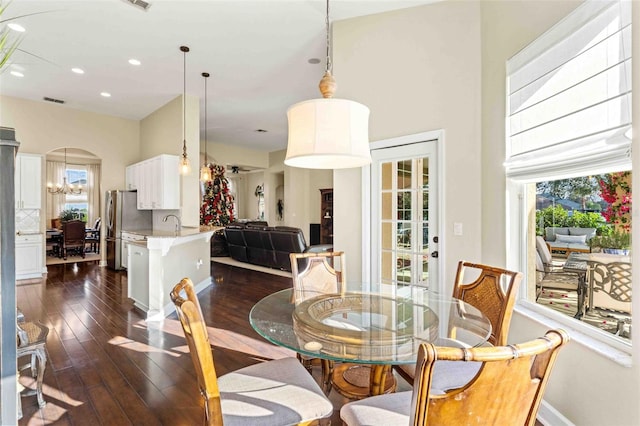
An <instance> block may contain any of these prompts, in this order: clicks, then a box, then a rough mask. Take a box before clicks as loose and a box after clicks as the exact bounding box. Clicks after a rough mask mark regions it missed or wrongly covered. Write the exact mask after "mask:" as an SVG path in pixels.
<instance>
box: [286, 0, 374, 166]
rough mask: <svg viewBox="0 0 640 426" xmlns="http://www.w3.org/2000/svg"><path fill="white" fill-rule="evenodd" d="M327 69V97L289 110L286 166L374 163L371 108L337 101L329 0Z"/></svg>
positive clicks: (324, 92) (322, 83)
mask: <svg viewBox="0 0 640 426" xmlns="http://www.w3.org/2000/svg"><path fill="white" fill-rule="evenodd" d="M325 22H326V31H327V37H326V42H327V67H326V70H325V74H324V77H322V80H320V85H319V87H320V92H321V93H322V96H323V98H321V99H311V100H308V101H303V102H300V103H297V104H295V105H292V106H291V107H289V110H288V111H287V119H288V121H289V141H288V144H287V155H286V158H285V160H284V163H285V164H286V165H287V166H291V167H302V168H307V169H345V168H352V167H362V166H365V165H367V164H370V163H371V153H370V151H369V108H367V107H366V106H364V105H362V104H360V103H358V102H354V101H350V100H347V99H333V94H334V92H335V89H336V82H335V79H334V78H333V76H332V75H331V68H332V64H331V55H330V50H329V46H330V39H329V0H327V15H326V21H325Z"/></svg>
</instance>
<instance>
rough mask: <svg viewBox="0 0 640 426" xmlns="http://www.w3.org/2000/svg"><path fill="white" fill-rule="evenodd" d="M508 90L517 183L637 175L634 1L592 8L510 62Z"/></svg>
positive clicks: (509, 166)
mask: <svg viewBox="0 0 640 426" xmlns="http://www.w3.org/2000/svg"><path fill="white" fill-rule="evenodd" d="M507 85H508V87H507V90H508V92H507V93H508V117H507V161H506V163H505V166H506V172H507V175H508V176H509V177H511V178H518V177H523V178H525V177H527V176H529V177H530V176H533V175H536V176H537V177H545V176H547V177H549V176H558V173H560V171H561V170H567V169H572V172H571V173H572V174H576V175H577V174H579V173H581V172H582V171H587V170H588V171H589V172H591V173H593V172H594V171H597V170H602V171H606V170H610V169H611V168H615V167H624V166H626V165H627V164H628V166H629V168H630V164H631V160H630V149H631V141H630V137H629V134H630V133H629V132H630V128H631V1H628V0H627V1H596V0H587V1H586V2H585V3H584V4H583V5H581V6H579V7H578V8H577V9H576V10H575V11H574V12H573V13H572V14H570V15H569V16H567V17H566V18H565V19H563V20H562V21H560V22H559V23H558V24H556V25H555V26H554V27H553V28H551V29H550V30H549V31H547V32H546V33H545V34H543V35H542V36H541V37H539V38H538V39H536V40H535V41H534V42H533V43H531V44H530V45H529V46H527V47H526V48H524V49H523V50H522V51H520V52H519V53H517V54H516V55H515V56H514V57H512V58H511V59H509V61H508V62H507ZM625 163H626V164H625ZM560 174H561V173H560Z"/></svg>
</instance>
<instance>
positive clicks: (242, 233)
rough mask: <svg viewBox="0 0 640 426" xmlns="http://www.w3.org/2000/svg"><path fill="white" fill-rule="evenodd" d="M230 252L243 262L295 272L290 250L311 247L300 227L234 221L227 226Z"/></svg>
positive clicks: (233, 256) (233, 257) (226, 231)
mask: <svg viewBox="0 0 640 426" xmlns="http://www.w3.org/2000/svg"><path fill="white" fill-rule="evenodd" d="M224 235H225V237H226V240H227V247H228V249H229V256H231V258H232V259H235V260H237V261H240V262H247V263H252V264H255V265H260V266H266V267H268V268H275V269H282V270H285V271H289V272H291V262H290V260H289V253H303V252H305V251H307V250H308V249H309V247H308V246H307V243H306V241H305V238H304V234H303V233H302V230H301V229H300V228H292V227H288V226H275V227H270V226H264V225H260V224H255V223H248V224H231V225H228V226H227V227H225V228H224Z"/></svg>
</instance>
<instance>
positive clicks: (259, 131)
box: [255, 129, 268, 133]
mask: <svg viewBox="0 0 640 426" xmlns="http://www.w3.org/2000/svg"><path fill="white" fill-rule="evenodd" d="M255 131H256V132H258V133H267V132H268V130H265V129H256V130H255Z"/></svg>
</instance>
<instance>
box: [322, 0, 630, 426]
mask: <svg viewBox="0 0 640 426" xmlns="http://www.w3.org/2000/svg"><path fill="white" fill-rule="evenodd" d="M578 4H580V2H578V1H564V0H563V1H544V2H541V1H535V0H516V1H512V0H504V1H485V2H469V1H467V2H442V3H437V4H432V5H428V6H423V7H418V8H413V9H406V10H402V11H397V12H392V13H386V14H381V15H376V16H371V17H364V18H357V19H351V20H347V21H341V22H337V23H335V25H334V63H335V77H336V80H337V82H338V85H339V87H338V96H339V97H344V98H348V99H353V100H356V101H359V102H362V103H364V104H365V105H367V106H369V108H371V119H370V125H369V126H370V139H371V140H380V139H386V138H390V137H394V136H400V135H405V134H412V133H417V132H421V131H428V130H434V129H440V128H441V129H444V131H445V144H444V149H445V160H444V165H443V166H444V167H445V170H444V176H445V182H444V188H445V189H444V198H443V200H442V202H444V218H443V220H444V224H443V225H444V234H443V237H444V239H445V241H446V252H445V256H446V265H445V266H446V270H445V273H444V275H443V277H444V279H445V280H446V281H445V283H450V282H452V279H453V273H454V271H453V267H454V265H455V263H456V262H457V260H458V259H463V258H464V259H469V260H479V261H482V262H485V263H490V264H496V265H504V264H505V259H506V232H505V217H506V214H505V197H504V190H505V177H504V168H503V166H502V163H503V161H504V144H505V142H504V140H505V135H504V129H505V127H504V126H505V118H504V117H505V63H506V60H507V59H508V58H509V57H511V56H512V55H514V54H515V53H516V52H517V51H518V50H519V49H521V48H523V47H524V46H526V45H527V44H528V43H529V42H531V41H532V40H533V39H535V38H536V37H537V36H538V35H539V34H541V33H543V32H544V31H545V30H546V29H548V28H549V27H550V26H552V25H553V24H554V23H556V22H557V21H558V20H560V19H561V18H562V17H563V16H565V15H566V14H568V13H569V12H570V11H571V10H573V9H574V8H575V7H576V6H577V5H578ZM633 6H634V21H635V22H640V2H634V5H633ZM639 27H640V25H636V26H635V27H634V38H633V40H634V41H635V40H640V29H639ZM639 45H640V43H634V52H633V53H634V65H635V66H634V69H640V48H639ZM634 75H635V74H634ZM634 89H635V90H634V91H635V92H636V93H640V79H635V81H634ZM481 94H482V97H481ZM480 106H481V108H480ZM633 109H634V122H635V123H640V96H636V97H634V108H633ZM634 134H635V135H636V142H635V144H637V135H639V134H640V131H639V130H638V124H636V125H635V128H634ZM639 150H640V149H636V150H635V153H634V156H635V157H634V162H635V165H636V167H638V166H639V165H640V160H639V159H638V157H640V155H639V154H638V151H639ZM635 179H636V181H638V180H640V177H639V176H635ZM334 181H335V185H334V200H335V203H336V206H335V209H334V213H335V220H336V223H335V229H334V231H335V234H336V244H335V246H336V248H337V249H340V250H346V251H347V253H348V256H347V257H348V259H349V269H350V271H349V275H350V277H353V274H354V273H355V272H356V270H358V269H359V264H360V262H359V259H360V258H359V253H358V252H359V251H361V249H362V247H361V246H362V244H361V243H360V240H358V239H357V236H356V235H354V234H353V230H354V229H358V227H359V226H360V216H359V210H360V207H359V205H358V203H359V201H360V200H359V198H360V197H357V196H354V195H355V194H358V193H359V192H358V191H359V190H360V182H359V173H355V172H353V171H349V170H346V171H342V170H338V171H335V174H334ZM634 183H635V184H638V185H640V182H634ZM638 211H639V210H638V209H634V216H638ZM453 222H463V223H464V231H465V234H464V236H462V237H454V236H452V235H451V228H452V223H453ZM634 233H635V234H634V236H635V237H636V238H634V241H636V244H638V245H639V247H636V248H635V250H634V253H638V252H639V250H640V231H639V230H637V229H636V230H634ZM354 254H355V256H354ZM639 257H640V255H639ZM354 258H358V262H357V264H356V265H354V263H355V262H352V260H353V259H354ZM639 263H640V260H638V261H636V262H634V272H637V273H640V271H637V269H639V268H640V265H638V264H639ZM354 269H356V270H354ZM634 309H635V310H637V311H639V312H640V300H635V301H634ZM549 328H550V327H549V326H548V325H545V324H540V323H537V322H534V321H531V320H529V319H526V318H525V317H523V316H522V315H521V314H519V313H518V312H516V313H515V314H514V317H513V320H512V327H511V333H510V336H509V341H510V342H519V341H524V340H528V339H530V338H534V337H537V336H540V335H542V334H544V332H545V331H546V330H547V329H549ZM639 338H640V332H638V331H636V332H634V336H633V340H634V341H636V342H637V341H638V339H639ZM636 346H637V345H636ZM638 355H639V354H638V349H634V350H633V359H634V364H636V365H635V366H634V367H632V368H627V367H622V366H621V365H619V364H617V363H616V362H613V361H611V360H610V359H608V358H605V357H603V356H601V355H599V354H596V353H595V352H594V351H593V350H591V349H590V348H589V347H585V345H584V344H582V343H579V342H577V341H576V340H575V339H574V341H572V342H570V343H569V344H568V346H567V347H566V348H564V349H563V351H562V352H561V353H560V356H559V358H558V363H557V365H556V368H555V369H554V372H553V374H552V376H551V380H550V382H549V386H548V388H547V392H546V394H545V401H546V402H547V403H549V404H551V406H553V407H554V408H556V409H557V410H559V411H560V413H561V414H562V415H564V416H566V417H567V418H568V419H569V420H570V421H572V422H573V423H575V424H579V425H637V424H640V408H639V406H638V404H637V401H638V400H639V399H640V398H639V397H640V390H639V387H640V374H639V371H638V370H639V367H638V366H637V359H638Z"/></svg>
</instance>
